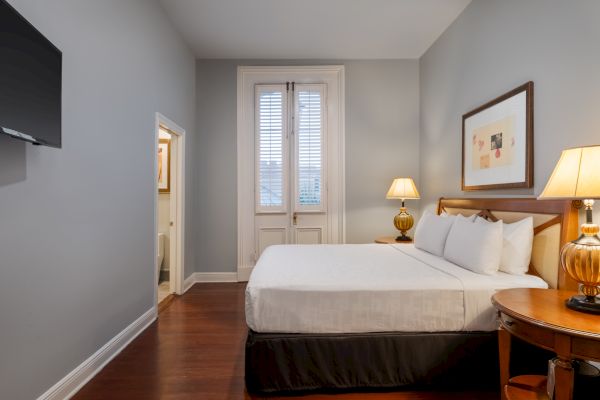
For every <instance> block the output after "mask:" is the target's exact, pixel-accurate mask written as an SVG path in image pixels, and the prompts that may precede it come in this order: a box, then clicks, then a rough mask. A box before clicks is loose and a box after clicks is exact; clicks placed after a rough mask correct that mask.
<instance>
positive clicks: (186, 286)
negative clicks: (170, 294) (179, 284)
mask: <svg viewBox="0 0 600 400" xmlns="http://www.w3.org/2000/svg"><path fill="white" fill-rule="evenodd" d="M195 274H196V273H195V272H194V273H192V274H190V276H188V277H187V278H185V280H184V281H183V293H181V294H185V292H187V291H188V290H189V289H190V288H191V287H192V286H194V283H196V277H195Z"/></svg>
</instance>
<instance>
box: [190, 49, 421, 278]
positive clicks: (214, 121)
mask: <svg viewBox="0 0 600 400" xmlns="http://www.w3.org/2000/svg"><path fill="white" fill-rule="evenodd" d="M318 64H334V65H340V64H343V65H345V68H346V71H345V75H346V212H347V221H346V222H347V230H346V232H347V241H348V242H349V243H363V242H373V240H374V239H375V237H377V236H381V235H393V234H396V232H397V231H396V230H395V228H394V226H393V218H394V215H395V214H397V213H398V208H399V207H400V203H399V202H397V201H393V200H386V199H385V194H386V192H387V190H388V188H389V185H390V184H391V182H392V179H393V178H394V177H396V176H399V175H410V176H412V177H414V178H415V180H416V182H417V184H418V183H419V176H418V167H419V151H418V144H419V139H418V135H419V64H418V61H417V60H371V61H349V60H316V61H315V60H305V61H282V60H261V61H257V60H198V61H197V64H196V82H197V113H196V117H197V120H196V125H197V133H198V142H197V147H196V156H197V157H198V162H199V169H198V174H199V176H198V178H199V181H198V188H199V200H198V201H199V210H200V213H199V219H198V222H199V223H198V237H199V240H198V254H200V255H201V256H199V257H198V258H197V263H196V270H197V271H201V272H209V271H217V272H235V271H236V265H237V187H236V185H237V176H236V157H237V150H236V101H237V100H236V95H237V93H236V87H237V86H236V85H237V82H236V79H237V75H236V73H237V66H238V65H318ZM408 206H409V208H410V209H411V210H412V212H413V213H415V214H416V213H417V212H418V202H409V204H408Z"/></svg>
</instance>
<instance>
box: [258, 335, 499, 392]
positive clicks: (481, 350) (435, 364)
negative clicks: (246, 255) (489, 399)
mask: <svg viewBox="0 0 600 400" xmlns="http://www.w3.org/2000/svg"><path fill="white" fill-rule="evenodd" d="M409 385H410V386H420V385H427V386H431V385H435V386H443V387H451V388H463V387H469V388H471V389H473V388H481V389H487V388H489V389H492V390H494V389H498V387H499V372H498V336H497V332H447V333H369V334H342V335H333V334H283V333H282V334H273V333H257V332H254V331H251V330H249V331H248V338H247V340H246V386H247V389H248V391H249V392H254V393H274V392H291V391H311V390H316V389H318V390H324V391H330V390H349V389H354V390H356V389H366V388H369V389H392V388H398V387H403V386H409Z"/></svg>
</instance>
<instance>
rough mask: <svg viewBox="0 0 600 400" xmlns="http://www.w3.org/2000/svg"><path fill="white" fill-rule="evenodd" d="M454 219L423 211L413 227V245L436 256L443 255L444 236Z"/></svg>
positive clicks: (446, 234)
mask: <svg viewBox="0 0 600 400" xmlns="http://www.w3.org/2000/svg"><path fill="white" fill-rule="evenodd" d="M455 219H456V218H448V217H441V216H439V215H434V214H432V213H431V212H429V211H425V212H424V213H423V215H422V216H421V219H419V223H418V224H417V228H416V229H415V240H414V243H415V247H416V248H418V249H421V250H425V251H427V252H429V253H432V254H435V255H436V256H440V257H441V256H443V254H444V246H445V244H446V237H447V236H448V231H450V227H451V226H452V223H453V222H454V220H455Z"/></svg>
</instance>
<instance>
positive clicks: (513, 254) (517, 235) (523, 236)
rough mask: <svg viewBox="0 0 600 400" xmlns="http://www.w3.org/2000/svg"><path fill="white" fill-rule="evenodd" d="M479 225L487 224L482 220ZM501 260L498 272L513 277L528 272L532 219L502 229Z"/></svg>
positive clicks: (531, 241)
mask: <svg viewBox="0 0 600 400" xmlns="http://www.w3.org/2000/svg"><path fill="white" fill-rule="evenodd" d="M476 221H477V222H479V223H484V224H487V223H489V221H486V220H485V219H483V218H477V220H476ZM502 236H503V241H502V242H503V243H502V258H501V259H500V271H502V272H506V273H507V274H513V275H525V274H526V273H527V271H529V263H530V262H531V249H532V248H533V217H527V218H524V219H522V220H520V221H517V222H513V223H512V224H507V223H505V224H504V227H503V234H502Z"/></svg>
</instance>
